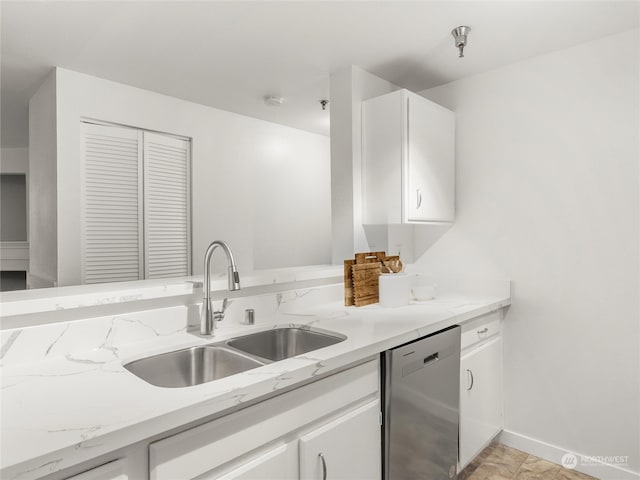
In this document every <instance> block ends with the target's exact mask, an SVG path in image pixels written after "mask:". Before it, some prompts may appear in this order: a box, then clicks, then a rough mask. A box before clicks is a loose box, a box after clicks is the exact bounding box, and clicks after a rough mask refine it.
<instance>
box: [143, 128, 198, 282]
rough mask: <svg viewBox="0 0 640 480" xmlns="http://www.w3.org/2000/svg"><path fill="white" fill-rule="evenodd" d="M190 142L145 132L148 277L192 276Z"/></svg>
mask: <svg viewBox="0 0 640 480" xmlns="http://www.w3.org/2000/svg"><path fill="white" fill-rule="evenodd" d="M190 150H191V144H190V142H189V141H188V140H184V139H179V138H174V137H169V136H167V135H160V134H157V133H152V132H144V243H145V245H144V248H145V278H164V277H181V276H186V275H190V274H191V240H190V236H191V213H190V203H191V202H190V197H191V193H190V186H189V183H190V177H191V174H190V157H191V153H190Z"/></svg>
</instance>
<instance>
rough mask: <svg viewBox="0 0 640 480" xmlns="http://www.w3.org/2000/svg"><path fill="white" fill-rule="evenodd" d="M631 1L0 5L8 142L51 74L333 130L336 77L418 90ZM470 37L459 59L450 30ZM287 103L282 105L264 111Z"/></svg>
mask: <svg viewBox="0 0 640 480" xmlns="http://www.w3.org/2000/svg"><path fill="white" fill-rule="evenodd" d="M639 6H640V4H639V3H638V2H637V1H616V0H607V1H591V0H589V1H519V0H502V1H482V0H475V1H452V0H448V1H419V2H404V1H391V0H390V1H382V2H363V1H340V2H328V1H318V2H307V1H297V2H291V1H290V2H277V1H259V2H244V1H232V2H231V1H226V2H218V1H197V2H196V1H157V0H156V1H153V2H141V1H131V0H129V1H120V2H115V1H86V0H85V1H70V2H63V1H51V0H49V1H37V2H30V1H25V0H20V1H10V0H2V4H1V7H0V8H1V12H0V15H1V29H2V30H1V40H2V44H1V82H2V84H1V102H2V105H1V107H2V109H1V115H2V117H1V120H2V139H1V140H2V145H3V146H8V147H17V146H26V145H27V144H28V100H29V98H30V96H31V95H32V94H33V93H34V92H35V90H36V89H37V87H38V86H39V85H40V83H41V82H42V80H43V79H44V77H45V76H46V75H47V73H48V72H49V71H50V70H51V68H52V67H54V66H60V67H64V68H67V69H70V70H75V71H78V72H83V73H87V74H90V75H94V76H97V77H102V78H106V79H110V80H115V81H118V82H122V83H126V84H129V85H134V86H136V87H140V88H144V89H147V90H153V91H155V92H160V93H164V94H167V95H171V96H174V97H179V98H183V99H186V100H190V101H193V102H197V103H201V104H205V105H210V106H213V107H218V108H221V109H224V110H230V111H233V112H238V113H242V114H245V115H249V116H252V117H257V118H261V119H265V120H269V121H273V122H277V123H281V124H285V125H290V126H294V127H297V128H301V129H304V130H309V131H312V132H317V133H322V134H325V135H326V134H328V130H329V121H328V111H325V112H323V111H322V109H321V107H320V104H319V100H320V99H322V98H328V96H329V76H330V74H331V73H332V72H335V71H337V70H339V69H342V68H346V67H348V66H349V65H358V66H360V67H362V68H364V69H365V70H367V71H369V72H371V73H374V74H376V75H378V76H380V77H383V78H385V79H387V80H389V81H391V82H393V83H395V84H397V85H400V86H402V87H405V88H409V89H411V90H414V91H419V90H423V89H425V88H429V87H432V86H436V85H440V84H442V83H446V82H450V81H452V80H456V79H459V78H462V77H466V76H469V75H474V74H477V73H480V72H484V71H487V70H491V69H494V68H497V67H500V66H503V65H507V64H510V63H513V62H517V61H520V60H524V59H526V58H530V57H533V56H536V55H540V54H543V53H547V52H551V51H554V50H559V49H563V48H567V47H570V46H573V45H577V44H579V43H583V42H586V41H589V40H593V39H597V38H601V37H603V36H606V35H610V34H613V33H617V32H619V31H623V30H628V29H631V28H635V27H637V26H638V18H639ZM458 25H469V26H471V28H472V31H471V34H470V36H469V45H468V47H467V49H466V51H465V53H466V56H465V58H463V59H459V58H458V57H457V50H456V49H455V47H454V45H453V38H452V36H451V34H450V31H451V29H452V28H454V27H456V26H458ZM268 94H273V95H278V96H282V97H284V99H285V101H284V104H283V105H282V106H280V107H269V106H266V105H265V103H264V100H263V99H264V96H265V95H268Z"/></svg>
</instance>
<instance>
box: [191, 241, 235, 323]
mask: <svg viewBox="0 0 640 480" xmlns="http://www.w3.org/2000/svg"><path fill="white" fill-rule="evenodd" d="M217 247H220V248H222V250H224V253H226V254H227V262H228V264H229V266H228V271H227V275H228V280H229V291H231V292H233V291H235V290H240V275H239V274H238V269H237V267H236V262H235V260H234V259H233V253H231V249H230V248H229V245H227V244H226V243H225V242H223V241H222V240H215V241H213V242H211V245H209V248H207V253H205V254H204V285H203V288H204V298H203V299H202V311H201V313H200V335H213V334H214V331H215V329H216V322H219V321H220V320H222V319H223V318H224V311H225V310H226V308H227V299H226V298H225V299H224V301H223V302H222V310H220V311H217V310H216V311H214V310H213V308H212V307H211V272H210V269H211V256H212V255H213V251H214V250H215V249H216V248H217Z"/></svg>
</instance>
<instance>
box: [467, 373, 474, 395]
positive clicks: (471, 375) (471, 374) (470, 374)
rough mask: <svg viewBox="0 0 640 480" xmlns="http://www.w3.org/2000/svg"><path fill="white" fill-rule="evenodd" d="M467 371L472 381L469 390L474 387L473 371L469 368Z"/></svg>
mask: <svg viewBox="0 0 640 480" xmlns="http://www.w3.org/2000/svg"><path fill="white" fill-rule="evenodd" d="M467 373H468V374H469V380H470V381H471V382H470V383H469V386H468V387H467V390H471V389H472V388H473V372H472V371H471V370H469V369H468V368H467Z"/></svg>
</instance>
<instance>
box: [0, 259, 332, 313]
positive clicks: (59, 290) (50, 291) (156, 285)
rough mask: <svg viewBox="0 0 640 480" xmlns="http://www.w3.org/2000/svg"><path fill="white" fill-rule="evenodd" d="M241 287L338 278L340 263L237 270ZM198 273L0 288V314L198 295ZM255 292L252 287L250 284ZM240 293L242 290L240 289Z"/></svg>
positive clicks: (217, 277) (221, 285) (220, 281)
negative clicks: (247, 270) (62, 285)
mask: <svg viewBox="0 0 640 480" xmlns="http://www.w3.org/2000/svg"><path fill="white" fill-rule="evenodd" d="M240 273H241V276H240V280H241V283H242V287H243V288H244V289H246V288H247V287H262V286H269V285H273V284H287V283H294V282H297V283H299V282H303V281H313V280H321V279H323V278H332V277H338V278H342V274H343V269H342V266H337V267H336V266H334V265H316V266H306V267H291V268H279V269H270V270H256V271H253V272H240ZM202 282H203V279H202V275H194V276H189V277H176V278H163V279H157V280H138V281H133V282H117V283H99V284H94V285H73V286H67V287H55V288H39V289H35V290H17V291H10V292H2V293H1V294H0V299H1V300H2V308H1V309H0V317H2V318H6V317H11V316H16V315H27V314H33V313H42V312H51V311H59V310H68V309H73V308H86V307H96V306H101V305H107V304H117V303H127V302H135V301H141V300H153V299H159V298H167V297H170V296H184V295H192V294H199V295H202ZM226 288H227V274H226V273H219V274H212V278H211V291H212V292H215V291H224V290H226ZM254 293H255V288H254ZM240 294H242V293H240Z"/></svg>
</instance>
